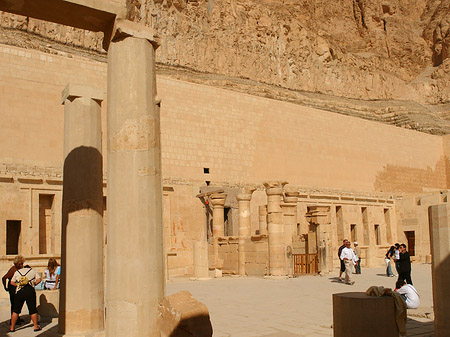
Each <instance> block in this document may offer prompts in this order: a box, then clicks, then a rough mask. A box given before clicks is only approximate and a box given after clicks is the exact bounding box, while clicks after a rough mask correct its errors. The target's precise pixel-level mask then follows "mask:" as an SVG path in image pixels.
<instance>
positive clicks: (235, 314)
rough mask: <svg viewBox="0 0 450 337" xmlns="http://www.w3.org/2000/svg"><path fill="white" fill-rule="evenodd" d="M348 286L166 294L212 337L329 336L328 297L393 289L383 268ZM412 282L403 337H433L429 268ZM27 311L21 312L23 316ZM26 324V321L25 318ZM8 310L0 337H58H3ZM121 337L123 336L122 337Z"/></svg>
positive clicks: (195, 289) (248, 286)
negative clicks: (182, 298)
mask: <svg viewBox="0 0 450 337" xmlns="http://www.w3.org/2000/svg"><path fill="white" fill-rule="evenodd" d="M354 279H355V281H356V283H355V284H354V285H353V286H348V285H345V284H343V283H341V282H339V281H338V279H337V272H336V273H333V274H330V275H326V276H323V277H321V276H302V277H298V278H293V279H281V280H271V279H262V278H249V277H224V278H222V279H211V280H207V281H190V280H188V279H177V280H174V281H171V282H170V283H168V284H167V294H169V295H170V294H173V293H175V292H178V291H182V290H188V291H190V292H191V293H192V295H193V296H194V297H195V298H196V299H197V300H199V301H201V302H203V303H205V304H206V305H207V306H208V309H209V311H210V315H211V321H212V325H213V329H214V337H226V336H233V337H252V336H255V337H256V336H261V337H262V336H264V337H295V336H312V337H314V336H332V335H333V329H332V320H333V316H332V294H333V293H339V292H348V291H365V290H366V289H367V288H369V287H370V286H372V285H377V286H384V287H389V288H393V287H394V284H395V280H396V278H389V277H386V276H384V269H383V268H373V269H363V274H362V275H354ZM412 279H413V282H414V286H415V287H416V289H417V290H418V292H419V294H420V296H421V306H420V308H419V309H417V310H409V311H408V323H407V330H408V336H414V337H416V336H417V337H418V336H420V337H425V336H434V333H433V320H432V318H427V316H428V317H432V289H431V269H430V265H425V264H414V265H413V273H412ZM25 312H26V309H24V313H25ZM25 318H27V316H25ZM8 320H9V306H8V301H7V300H0V322H1V323H0V337H1V336H18V337H25V336H42V337H50V336H59V335H58V334H57V327H56V324H57V320H53V321H52V322H51V323H42V324H41V326H42V327H43V331H41V332H39V333H34V332H33V330H32V325H31V324H26V325H24V326H22V327H19V328H18V329H17V330H16V332H15V333H13V334H11V333H8V332H7V330H8V325H7V321H8ZM124 337H125V336H124Z"/></svg>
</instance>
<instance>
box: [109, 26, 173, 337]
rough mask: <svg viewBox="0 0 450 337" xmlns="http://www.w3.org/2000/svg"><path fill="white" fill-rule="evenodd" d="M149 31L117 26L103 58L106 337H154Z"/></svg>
mask: <svg viewBox="0 0 450 337" xmlns="http://www.w3.org/2000/svg"><path fill="white" fill-rule="evenodd" d="M157 47H158V44H157V42H156V39H155V37H154V36H153V32H152V31H151V30H150V29H148V28H146V27H144V26H141V25H138V24H136V23H132V22H130V21H124V20H118V21H117V22H116V25H115V29H114V32H113V37H112V41H111V44H110V47H109V52H108V135H107V138H108V227H107V240H108V241H107V274H106V275H107V282H106V312H107V315H106V334H107V336H109V337H113V336H118V337H119V336H120V337H123V336H127V337H141V336H152V337H153V336H159V335H160V333H159V329H158V326H157V317H158V304H159V302H160V301H161V300H162V298H163V296H164V290H165V289H164V288H165V281H164V251H163V223H162V185H161V143H160V116H159V104H160V103H159V101H158V99H157V97H156V76H155V50H156V48H157Z"/></svg>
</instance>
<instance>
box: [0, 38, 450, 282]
mask: <svg viewBox="0 0 450 337" xmlns="http://www.w3.org/2000/svg"><path fill="white" fill-rule="evenodd" d="M69 81H73V82H75V83H80V84H88V85H94V86H99V87H102V88H104V89H105V85H106V65H105V64H104V63H102V62H97V61H93V60H92V59H91V58H87V57H83V56H71V57H69V55H49V54H48V53H46V52H45V51H37V50H32V49H30V50H26V49H22V48H18V47H14V46H9V45H0V111H2V113H1V114H0V124H1V125H3V126H4V127H3V129H2V132H1V133H0V152H1V155H2V158H1V159H0V178H1V179H0V187H1V189H2V193H1V195H2V197H1V205H0V209H1V210H2V215H1V218H0V224H1V226H2V227H3V226H5V222H6V220H22V226H23V228H24V229H26V232H25V231H24V232H23V237H22V247H23V249H24V250H23V253H24V254H36V252H35V251H33V252H32V251H31V249H32V247H33V249H36V247H37V243H36V242H37V241H36V240H37V239H36V238H37V236H36V235H37V232H36V225H35V224H34V223H33V221H36V217H34V219H35V220H31V216H32V215H31V214H32V212H36V197H37V198H38V197H39V196H38V195H39V194H55V200H57V202H59V200H60V195H59V196H57V195H58V193H60V192H59V191H60V189H61V186H60V183H61V166H62V163H61V162H62V145H63V107H62V106H61V105H60V103H61V102H60V95H61V91H62V89H63V88H64V87H65V85H66V84H67V82H69ZM158 91H159V96H160V97H161V98H162V102H163V103H162V109H161V124H162V125H161V127H162V128H161V130H162V134H161V139H162V163H163V176H164V186H169V187H171V188H172V189H173V191H166V192H165V193H166V194H167V195H165V197H164V198H165V199H164V200H165V201H164V202H165V216H164V219H165V220H164V221H165V222H164V226H165V229H166V251H167V252H175V253H177V256H176V257H175V256H168V258H167V259H168V260H167V263H168V265H169V269H170V270H171V271H170V272H169V274H170V275H184V274H187V275H191V274H192V245H193V240H199V239H201V238H202V236H203V237H204V232H203V231H204V226H205V217H204V213H203V206H202V204H201V203H200V201H199V200H198V199H197V198H196V197H195V196H196V194H197V193H198V192H199V189H200V187H201V186H205V181H211V184H212V185H213V186H223V185H225V186H228V187H236V186H242V185H250V184H255V185H258V186H259V187H260V189H259V190H258V191H256V192H255V193H254V196H253V199H252V206H251V207H252V216H253V219H252V232H253V233H254V231H255V230H256V229H257V228H258V218H257V214H258V212H257V206H258V205H262V204H265V203H266V195H265V192H264V190H263V189H262V188H261V183H262V182H263V181H265V180H270V179H282V180H288V181H289V182H290V183H291V185H293V186H294V187H296V188H299V189H303V190H308V191H309V192H308V193H309V194H310V193H313V194H314V192H316V194H317V193H319V194H320V193H328V192H330V191H331V192H332V193H331V192H330V193H331V194H332V195H334V196H332V197H327V196H325V197H322V198H311V197H310V196H309V194H308V193H306V194H305V199H304V201H303V203H300V204H302V205H303V206H301V209H302V210H301V211H299V214H298V223H300V224H301V226H302V230H303V232H302V233H305V232H304V230H305V229H306V226H307V224H306V222H305V219H304V213H305V212H306V209H305V207H306V206H307V205H310V204H320V203H322V204H323V203H325V204H327V205H334V206H335V205H338V204H348V206H345V207H344V206H342V207H343V208H344V214H345V218H346V220H345V224H344V229H343V234H344V235H346V236H348V237H349V236H350V225H351V224H354V223H355V224H357V225H360V223H361V219H360V217H361V215H360V212H361V211H360V207H362V206H363V205H366V206H367V207H368V208H369V224H370V225H371V226H373V225H374V224H380V226H381V227H380V230H381V231H382V232H381V233H382V234H381V237H382V238H383V237H385V236H384V235H385V234H383V233H385V232H386V229H383V226H384V225H383V217H382V214H383V209H384V208H386V207H392V203H389V202H388V199H386V197H387V195H388V194H392V193H406V192H411V193H423V192H424V191H428V190H440V189H445V188H447V186H448V185H447V176H446V172H447V167H448V160H447V158H446V157H445V156H444V154H446V155H448V154H447V150H445V152H444V151H443V146H442V144H443V141H442V137H438V136H432V135H427V134H423V133H418V132H414V131H409V130H405V129H400V128H395V127H392V126H388V125H383V124H380V123H375V122H370V121H366V120H362V119H357V118H352V117H347V116H342V115H338V114H334V113H330V112H326V111H321V110H317V109H311V108H306V107H302V106H299V105H295V104H291V103H286V102H280V101H276V100H271V99H266V98H260V97H256V96H251V95H247V94H242V93H238V92H233V91H228V90H223V89H219V88H214V87H209V86H205V85H200V84H192V83H188V82H184V81H178V80H173V79H171V78H169V77H164V76H158ZM102 110H103V117H105V112H106V103H104V104H103V108H102ZM103 123H104V124H103V125H104V126H105V118H104V119H103ZM103 130H104V131H105V129H103ZM105 144H106V143H104V146H105ZM445 144H447V143H445ZM447 147H448V146H447V145H446V147H445V148H447ZM204 168H209V169H210V173H209V174H205V173H204ZM11 177H12V178H11ZM19 178H21V179H22V178H26V179H22V181H20V179H19ZM11 179H12V181H11ZM55 185H56V186H55ZM53 190H55V191H54V192H52V191H53ZM33 191H34V192H33ZM343 192H345V193H344V194H346V193H347V194H348V196H347V199H345V198H344V199H342V197H341V196H340V195H341V194H342V193H343ZM30 193H31V194H32V196H30ZM33 193H34V194H33ZM336 195H337V196H338V197H337V199H336ZM364 195H366V196H367V195H373V196H372V197H371V199H368V200H365V199H364V198H362V196H364ZM358 196H359V197H358ZM358 198H362V199H361V200H357V199H358ZM380 198H381V199H383V200H382V201H379V199H380ZM31 200H34V201H31ZM334 206H333V207H334ZM167 207H169V208H167ZM371 207H374V208H373V210H371ZM56 208H58V207H56ZM332 209H334V208H332ZM332 212H333V211H332ZM33 214H35V213H33ZM55 219H56V220H55V228H56V227H58V224H59V226H60V222H59V221H60V215H58V214H56V215H55ZM332 221H335V220H332ZM30 226H31V227H30ZM393 226H395V224H393ZM3 228H4V227H3ZM370 228H371V229H370V231H369V237H372V239H370V240H372V242H373V241H374V240H373V235H374V234H373V233H372V227H370ZM383 231H384V232H383ZM0 233H5V231H4V230H0ZM55 233H56V232H55ZM370 233H372V234H370ZM3 235H4V234H3ZM55 235H57V234H55ZM392 235H394V234H392ZM386 237H387V236H386ZM338 239H339V236H338V234H337V233H334V232H333V233H330V240H331V241H332V242H333V244H332V245H333V247H334V245H336V247H337V244H338V243H337V242H338ZM358 240H359V239H358ZM393 240H394V239H393ZM56 241H57V240H56ZM56 241H55V242H56ZM387 241H388V240H387V239H382V242H381V244H380V247H379V248H378V252H381V253H376V255H375V256H377V255H380V256H382V250H384V248H382V247H383V245H384V244H385V243H386V244H387V243H389V242H387ZM2 242H4V239H3V241H2ZM0 249H2V248H1V247H0ZM333 249H334V248H333ZM3 251H4V250H3ZM54 253H56V254H57V248H56V249H55V251H54ZM260 267H261V266H256V268H259V269H261V268H262V267H261V268H260ZM259 269H258V270H259Z"/></svg>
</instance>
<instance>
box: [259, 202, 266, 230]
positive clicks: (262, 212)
mask: <svg viewBox="0 0 450 337" xmlns="http://www.w3.org/2000/svg"><path fill="white" fill-rule="evenodd" d="M258 211H259V212H258V213H259V234H261V235H267V205H262V206H259V207H258Z"/></svg>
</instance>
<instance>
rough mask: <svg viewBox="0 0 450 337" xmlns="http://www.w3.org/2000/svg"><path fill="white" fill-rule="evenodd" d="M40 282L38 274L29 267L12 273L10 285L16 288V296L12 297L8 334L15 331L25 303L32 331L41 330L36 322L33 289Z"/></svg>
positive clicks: (34, 291)
mask: <svg viewBox="0 0 450 337" xmlns="http://www.w3.org/2000/svg"><path fill="white" fill-rule="evenodd" d="M40 282H41V278H40V276H39V273H38V272H37V271H36V270H34V269H33V268H31V267H30V266H25V267H23V268H21V269H19V270H17V271H16V272H15V273H14V276H13V277H12V279H11V282H10V283H11V284H12V285H13V286H15V287H16V294H15V297H14V304H13V313H12V315H11V327H10V329H9V331H10V332H14V331H15V325H16V322H17V319H18V318H19V315H20V312H21V311H22V307H23V304H24V303H25V302H27V307H28V313H29V314H30V317H31V320H32V322H33V325H34V331H40V330H41V327H40V326H39V325H38V322H37V320H38V315H37V308H36V290H35V289H34V286H35V285H36V284H39V283H40Z"/></svg>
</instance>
